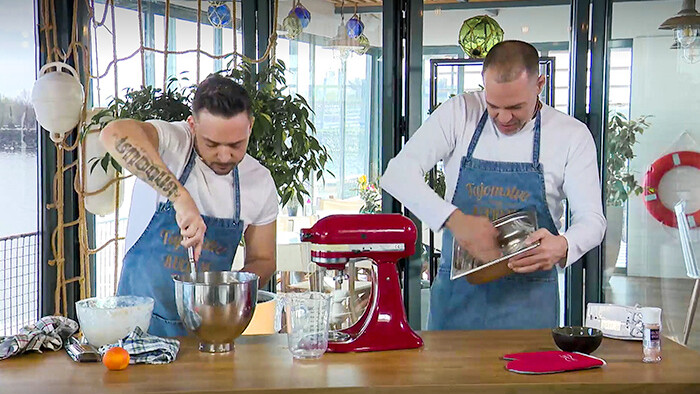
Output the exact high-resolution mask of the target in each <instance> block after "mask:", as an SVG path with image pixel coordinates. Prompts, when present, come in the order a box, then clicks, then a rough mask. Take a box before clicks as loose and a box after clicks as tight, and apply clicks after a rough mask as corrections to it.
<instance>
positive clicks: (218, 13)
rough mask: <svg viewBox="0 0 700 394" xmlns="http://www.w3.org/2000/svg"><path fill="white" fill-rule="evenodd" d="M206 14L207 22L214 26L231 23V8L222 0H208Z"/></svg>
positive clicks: (219, 26)
mask: <svg viewBox="0 0 700 394" xmlns="http://www.w3.org/2000/svg"><path fill="white" fill-rule="evenodd" d="M207 16H208V17H209V23H211V25H212V26H214V27H216V28H222V27H224V26H226V25H228V24H229V23H231V10H230V9H229V8H228V6H227V5H226V3H224V2H223V1H210V2H209V8H208V9H207Z"/></svg>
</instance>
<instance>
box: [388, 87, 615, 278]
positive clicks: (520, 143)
mask: <svg viewBox="0 0 700 394" xmlns="http://www.w3.org/2000/svg"><path fill="white" fill-rule="evenodd" d="M485 109H486V100H485V96H484V93H483V92H478V93H465V94H462V95H459V96H456V97H453V98H451V99H450V100H448V101H446V102H445V103H443V104H442V105H440V107H438V108H437V109H436V110H435V112H434V113H433V114H432V115H431V116H430V118H428V120H427V121H426V122H425V123H424V124H423V125H422V126H421V127H420V128H419V129H418V130H417V131H416V132H415V134H414V135H413V136H412V137H411V138H410V139H409V141H408V142H407V143H406V145H405V146H404V147H403V149H402V150H401V152H399V154H398V155H397V156H396V157H395V158H393V159H392V160H391V161H390V162H389V165H388V166H387V169H386V171H385V173H384V175H383V176H382V178H381V187H382V188H383V189H384V190H385V191H386V192H388V193H389V194H391V195H392V196H394V197H395V198H396V199H398V200H399V201H401V203H403V204H404V205H405V206H406V207H407V208H408V209H409V210H411V212H413V213H414V214H415V215H416V216H417V217H418V218H419V219H421V220H422V221H424V222H426V223H427V224H428V225H429V226H430V228H431V229H433V230H435V231H437V230H439V229H440V228H442V226H443V225H444V223H445V221H446V220H447V218H448V217H449V216H450V214H451V213H452V212H453V211H454V210H455V209H457V207H456V206H454V205H453V204H452V203H451V201H452V196H453V195H454V192H455V188H456V185H457V178H458V176H459V170H460V165H461V161H462V157H464V156H465V155H466V154H467V148H468V147H469V142H470V141H471V138H472V136H473V134H474V131H475V130H476V126H477V124H478V122H479V118H480V117H481V115H482V114H483V112H484V110H485ZM534 125H535V121H534V120H531V121H530V122H528V123H527V124H526V125H525V126H524V127H523V129H522V130H520V131H519V132H517V133H515V134H513V135H506V134H503V133H501V132H500V131H498V129H497V128H496V127H495V125H494V124H493V121H492V120H491V119H490V118H489V120H488V121H487V122H486V125H485V126H484V131H483V132H482V134H481V138H480V139H479V143H478V144H477V146H476V149H475V151H474V158H476V159H481V160H489V161H498V162H532V148H533V136H534ZM540 140H541V142H540V163H542V167H543V170H544V180H545V191H546V195H547V205H548V207H549V212H550V213H551V215H552V218H553V219H554V223H555V224H556V225H557V226H558V227H559V231H560V233H561V232H562V228H563V223H564V220H563V218H564V214H565V212H564V204H563V202H564V200H565V199H566V200H568V204H569V208H570V209H571V214H572V218H571V219H572V220H571V225H570V226H569V228H568V229H567V230H566V231H565V232H564V233H563V235H564V236H565V237H566V239H567V241H568V244H569V252H568V255H567V259H566V265H569V264H571V263H573V262H575V261H576V260H578V259H579V258H581V256H583V255H584V254H585V253H586V252H587V251H589V250H591V249H592V248H594V247H595V246H597V245H598V244H600V242H601V241H602V239H603V235H604V233H605V227H606V221H605V217H604V216H603V209H602V208H603V207H602V202H601V192H600V180H599V177H598V165H597V160H596V149H595V144H594V143H593V138H592V136H591V133H590V132H589V131H588V128H587V127H586V126H585V125H584V124H583V123H581V122H579V121H578V120H576V119H575V118H573V117H570V116H568V115H566V114H563V113H561V112H559V111H557V110H555V109H554V108H552V107H550V106H548V105H543V106H542V109H541V137H540ZM440 160H443V161H444V168H445V182H446V186H447V189H446V192H445V199H444V200H443V199H442V198H440V196H438V195H437V194H436V193H435V192H434V191H433V190H432V189H431V188H430V187H429V186H428V185H427V184H426V183H425V181H424V175H425V173H426V172H427V171H429V170H430V169H431V168H433V167H434V166H435V164H436V163H437V162H439V161H440Z"/></svg>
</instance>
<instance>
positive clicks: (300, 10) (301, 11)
mask: <svg viewBox="0 0 700 394" xmlns="http://www.w3.org/2000/svg"><path fill="white" fill-rule="evenodd" d="M292 12H294V14H296V16H297V18H299V22H301V28H302V29H306V26H308V25H309V22H311V12H309V10H307V9H306V7H304V6H303V5H302V4H301V3H300V2H299V3H297V6H296V7H294V9H293V10H292Z"/></svg>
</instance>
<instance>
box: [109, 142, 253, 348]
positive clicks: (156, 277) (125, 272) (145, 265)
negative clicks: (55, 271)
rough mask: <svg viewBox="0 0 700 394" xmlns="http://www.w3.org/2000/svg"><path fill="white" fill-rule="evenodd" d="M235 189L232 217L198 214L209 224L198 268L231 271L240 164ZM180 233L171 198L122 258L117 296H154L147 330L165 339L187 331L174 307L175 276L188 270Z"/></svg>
mask: <svg viewBox="0 0 700 394" xmlns="http://www.w3.org/2000/svg"><path fill="white" fill-rule="evenodd" d="M195 156H196V154H195V152H194V150H192V151H191V152H190V155H189V159H188V160H187V165H185V170H184V171H183V172H182V175H181V176H180V179H179V181H180V184H182V185H184V184H185V182H187V178H188V177H189V176H190V172H191V171H192V167H193V166H194V161H195ZM232 173H233V187H234V195H235V208H234V214H233V219H223V218H215V217H209V216H204V215H202V218H203V219H204V223H205V224H206V226H207V232H206V234H205V236H204V245H203V247H202V254H201V255H200V258H199V260H198V261H197V269H198V270H199V271H200V272H205V271H228V270H230V269H231V264H232V263H233V258H234V256H235V254H236V249H237V248H238V244H239V243H240V241H241V235H242V234H243V220H241V219H240V210H241V200H240V189H239V184H238V167H236V168H234V170H233V171H232ZM181 240H182V236H181V235H180V228H179V227H178V225H177V222H176V221H175V209H174V208H173V205H172V203H171V202H170V201H167V202H165V203H160V204H159V205H158V209H157V210H156V212H155V213H154V214H153V217H152V218H151V221H150V223H149V224H148V227H146V230H145V231H144V232H143V234H141V237H140V238H139V239H138V240H137V241H136V243H135V244H134V246H132V247H131V249H129V251H128V252H127V253H126V256H125V257H124V264H123V267H122V273H121V278H120V280H119V286H118V288H117V295H137V296H145V297H152V298H153V299H154V300H155V306H154V307H153V316H152V317H151V325H150V327H149V328H148V332H149V333H151V334H153V335H158V336H163V337H174V336H184V335H187V331H186V330H185V327H184V326H183V324H182V323H181V322H180V317H179V316H178V314H177V307H176V306H175V286H174V282H173V279H172V275H173V274H181V273H189V272H190V268H189V267H190V266H189V260H188V257H187V249H185V247H183V246H182V245H180V241H181Z"/></svg>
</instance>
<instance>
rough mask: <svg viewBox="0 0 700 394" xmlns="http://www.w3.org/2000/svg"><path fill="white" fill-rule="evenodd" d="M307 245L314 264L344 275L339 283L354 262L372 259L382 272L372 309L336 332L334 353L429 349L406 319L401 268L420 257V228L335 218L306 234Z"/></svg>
mask: <svg viewBox="0 0 700 394" xmlns="http://www.w3.org/2000/svg"><path fill="white" fill-rule="evenodd" d="M301 240H302V241H303V242H310V243H311V261H313V262H314V263H316V264H317V265H319V266H321V267H324V268H326V269H332V270H337V271H341V274H339V275H336V280H341V281H342V279H343V278H344V277H345V275H343V274H342V273H344V271H345V268H346V266H347V265H348V264H349V263H351V262H354V261H358V260H366V259H369V260H371V261H372V263H373V264H374V265H375V268H376V269H375V270H372V294H371V299H370V301H369V305H368V306H367V309H366V310H365V312H364V313H363V315H362V317H360V319H359V320H358V321H357V322H356V323H355V324H353V325H352V326H351V327H348V328H346V329H343V330H338V331H333V332H331V334H330V335H329V341H328V351H329V352H337V353H344V352H369V351H378V350H398V349H413V348H418V347H421V346H423V340H422V339H421V338H420V337H419V336H418V335H417V334H416V333H415V332H414V331H413V330H412V329H411V327H410V326H409V325H408V321H407V320H406V312H405V311H404V307H403V300H402V296H401V285H400V283H399V274H398V270H397V268H396V263H397V261H398V260H399V259H401V258H404V257H408V256H411V255H413V253H414V252H415V244H416V227H415V225H414V224H413V222H412V221H411V220H410V219H408V218H406V217H405V216H402V215H399V214H365V215H331V216H327V217H325V218H322V219H320V220H319V221H318V222H316V224H315V225H313V226H312V227H311V228H307V229H302V230H301ZM351 280H352V279H351Z"/></svg>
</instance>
